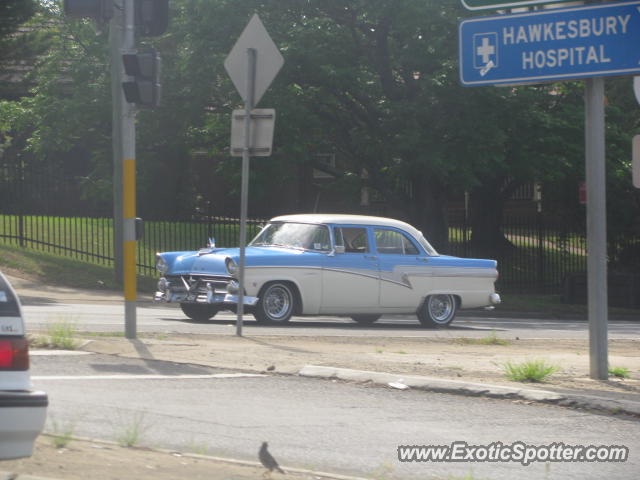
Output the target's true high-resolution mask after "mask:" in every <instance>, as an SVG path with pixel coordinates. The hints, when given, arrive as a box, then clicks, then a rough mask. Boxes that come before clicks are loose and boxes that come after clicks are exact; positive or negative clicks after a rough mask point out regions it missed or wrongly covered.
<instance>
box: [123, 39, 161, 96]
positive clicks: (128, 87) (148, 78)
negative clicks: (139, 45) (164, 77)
mask: <svg viewBox="0 0 640 480" xmlns="http://www.w3.org/2000/svg"><path fill="white" fill-rule="evenodd" d="M122 62H123V63H124V71H125V73H126V74H127V75H129V76H130V77H133V80H130V81H126V82H122V89H123V90H124V97H125V98H126V99H127V102H129V103H135V104H136V105H138V107H140V108H154V107H157V106H159V105H160V91H161V85H160V55H159V54H158V52H156V51H155V50H151V51H150V52H145V53H125V54H123V55H122Z"/></svg>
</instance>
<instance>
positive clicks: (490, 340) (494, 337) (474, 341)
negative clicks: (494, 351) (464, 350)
mask: <svg viewBox="0 0 640 480" xmlns="http://www.w3.org/2000/svg"><path fill="white" fill-rule="evenodd" d="M456 342H457V343H460V344H462V345H511V342H510V341H509V340H507V339H504V338H499V337H498V334H497V333H496V331H495V330H491V333H490V334H489V335H487V336H486V337H482V338H469V337H464V338H458V339H456Z"/></svg>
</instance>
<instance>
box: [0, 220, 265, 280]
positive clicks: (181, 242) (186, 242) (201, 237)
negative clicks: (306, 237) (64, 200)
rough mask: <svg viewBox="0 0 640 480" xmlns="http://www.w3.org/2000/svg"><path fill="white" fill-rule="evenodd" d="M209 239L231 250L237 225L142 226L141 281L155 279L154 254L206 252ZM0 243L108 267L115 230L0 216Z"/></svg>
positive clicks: (256, 226) (253, 225)
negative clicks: (152, 276)
mask: <svg viewBox="0 0 640 480" xmlns="http://www.w3.org/2000/svg"><path fill="white" fill-rule="evenodd" d="M264 223H265V221H264V220H255V219H250V220H247V238H248V239H251V238H252V237H253V236H255V235H257V233H258V232H259V231H260V227H261V225H262V224H264ZM209 238H213V239H215V242H216V246H218V247H235V246H237V245H238V243H239V238H240V222H239V220H237V219H234V218H224V217H210V218H203V219H198V220H189V221H176V222H168V221H145V222H144V234H143V236H142V238H141V239H140V240H139V241H138V242H137V266H138V272H139V273H140V274H142V275H155V273H156V272H155V254H156V252H162V251H189V250H197V249H199V248H202V247H204V246H206V244H207V241H208V239H209ZM0 242H2V243H5V244H8V245H17V246H21V247H28V248H34V249H38V250H41V251H45V252H51V253H54V254H56V255H62V256H66V257H70V258H74V259H78V260H83V261H88V262H91V263H96V264H102V265H113V261H114V252H113V248H114V228H113V220H112V219H111V218H86V217H45V216H37V215H0Z"/></svg>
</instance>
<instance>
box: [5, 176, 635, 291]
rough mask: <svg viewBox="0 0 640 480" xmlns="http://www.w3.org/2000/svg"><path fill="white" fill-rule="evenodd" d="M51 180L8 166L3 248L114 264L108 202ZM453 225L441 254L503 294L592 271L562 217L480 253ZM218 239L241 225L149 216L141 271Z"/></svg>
mask: <svg viewBox="0 0 640 480" xmlns="http://www.w3.org/2000/svg"><path fill="white" fill-rule="evenodd" d="M44 173H46V174H47V175H53V174H52V173H51V172H44ZM47 175H43V171H40V170H37V169H35V170H33V169H32V170H26V169H25V168H20V169H17V168H15V167H7V166H3V165H1V164H0V244H8V245H15V246H19V247H28V248H34V249H38V250H43V251H46V252H51V253H55V254H57V255H63V256H67V257H71V258H76V259H79V260H83V261H87V262H92V263H97V264H104V265H112V264H113V258H114V254H113V244H114V234H113V220H112V219H111V218H108V217H109V214H110V212H109V211H106V212H105V210H109V208H107V207H105V202H104V201H102V202H97V201H95V202H94V201H93V200H92V199H91V198H87V197H86V194H83V193H82V191H83V189H82V188H80V186H79V182H80V181H79V180H77V179H76V180H74V182H71V184H70V183H69V182H66V183H64V182H56V181H51V182H49V183H47V182H46V180H45V179H43V176H44V177H46V176H47ZM106 203H108V202H106ZM160 218H162V219H160ZM449 222H450V223H449V247H448V249H442V250H443V251H442V252H441V253H445V254H451V255H456V256H463V257H480V258H486V257H487V256H491V257H493V258H495V259H496V260H498V270H499V272H500V277H499V279H498V282H497V287H498V289H499V290H501V291H502V292H536V293H547V294H560V293H563V290H564V289H565V287H566V285H565V283H566V280H567V279H568V278H575V277H576V275H577V276H579V275H581V274H583V272H585V271H586V268H587V267H586V264H587V248H586V234H585V227H584V224H583V223H580V222H575V221H568V220H567V219H562V218H557V217H555V216H554V215H553V213H544V214H537V215H536V214H535V213H534V214H528V215H513V214H507V215H505V217H504V221H503V227H502V231H503V233H504V235H505V238H506V239H507V240H508V242H509V244H510V245H509V246H508V247H503V248H501V249H498V250H496V251H495V252H494V253H492V254H487V252H483V251H478V250H477V249H475V248H474V246H473V243H472V242H471V238H472V234H473V232H472V230H471V229H470V228H469V226H468V225H467V223H466V222H465V219H464V216H463V215H455V214H451V215H450V218H449ZM262 223H264V220H250V221H249V222H248V232H247V237H248V238H249V239H250V238H252V236H254V235H255V234H256V233H257V232H258V231H259V228H260V225H261V224H262ZM211 237H213V238H215V240H216V245H217V246H221V247H232V246H237V245H238V241H239V240H238V239H239V221H238V219H235V218H227V217H220V216H213V215H203V214H202V213H198V214H194V215H193V216H192V218H189V219H174V220H168V219H166V217H164V218H163V217H161V216H158V217H156V219H153V218H149V217H148V218H145V223H144V235H143V237H142V239H141V240H140V241H139V242H138V253H137V258H138V271H139V272H140V273H141V274H144V275H155V253H156V252H158V251H181V250H185V251H186V250H195V249H198V248H201V247H204V246H205V244H206V242H207V239H208V238H211ZM608 240H609V241H608V255H609V256H608V261H609V271H610V272H613V273H615V274H620V273H623V274H637V272H639V271H640V237H639V236H637V235H636V236H634V235H620V236H616V237H614V236H613V235H610V236H609V239H608Z"/></svg>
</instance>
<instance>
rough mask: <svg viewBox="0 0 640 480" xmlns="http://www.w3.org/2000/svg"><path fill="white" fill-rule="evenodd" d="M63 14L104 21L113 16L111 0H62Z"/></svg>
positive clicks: (99, 21)
mask: <svg viewBox="0 0 640 480" xmlns="http://www.w3.org/2000/svg"><path fill="white" fill-rule="evenodd" d="M64 14H65V16H67V17H74V18H93V19H94V20H96V21H97V22H98V23H106V22H108V21H109V20H111V17H113V0H64Z"/></svg>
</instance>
